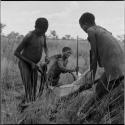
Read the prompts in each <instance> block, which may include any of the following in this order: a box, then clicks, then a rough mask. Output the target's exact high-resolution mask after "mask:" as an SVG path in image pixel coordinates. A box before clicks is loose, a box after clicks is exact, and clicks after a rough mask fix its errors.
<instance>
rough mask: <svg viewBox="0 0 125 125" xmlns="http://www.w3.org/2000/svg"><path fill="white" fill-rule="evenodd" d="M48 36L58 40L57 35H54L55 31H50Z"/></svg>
mask: <svg viewBox="0 0 125 125" xmlns="http://www.w3.org/2000/svg"><path fill="white" fill-rule="evenodd" d="M50 34H51V36H52V38H54V39H58V35H57V33H56V31H55V30H51V31H50Z"/></svg>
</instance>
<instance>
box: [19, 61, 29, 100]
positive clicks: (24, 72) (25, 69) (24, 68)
mask: <svg viewBox="0 0 125 125" xmlns="http://www.w3.org/2000/svg"><path fill="white" fill-rule="evenodd" d="M18 66H19V69H20V74H21V77H22V82H23V85H24V88H25V100H26V101H27V102H29V100H30V98H29V95H30V93H29V90H30V82H31V79H30V78H31V72H30V67H29V65H28V64H26V63H25V62H23V61H19V63H18Z"/></svg>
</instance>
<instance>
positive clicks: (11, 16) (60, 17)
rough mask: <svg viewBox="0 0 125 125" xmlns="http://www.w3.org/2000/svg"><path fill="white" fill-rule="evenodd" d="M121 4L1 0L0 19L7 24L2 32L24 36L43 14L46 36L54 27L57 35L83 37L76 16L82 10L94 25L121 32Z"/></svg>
mask: <svg viewBox="0 0 125 125" xmlns="http://www.w3.org/2000/svg"><path fill="white" fill-rule="evenodd" d="M124 5H125V2H124V1H1V22H2V23H3V24H6V27H5V28H4V30H3V33H4V34H9V33H10V32H12V31H14V32H19V33H20V34H22V35H26V34H27V33H28V32H29V31H32V30H34V24H35V21H36V19H37V18H39V17H45V18H47V19H48V21H49V28H48V31H47V35H48V34H50V31H51V30H55V31H56V32H57V35H58V36H59V37H62V36H64V35H66V34H69V35H71V36H72V37H74V38H75V37H77V35H78V36H79V37H81V38H84V39H86V37H87V34H86V33H85V32H83V30H82V29H81V28H80V26H79V18H80V16H81V15H82V14H83V13H84V12H91V13H93V14H94V15H95V21H96V24H97V25H100V26H103V27H104V28H106V29H107V30H109V31H110V32H112V33H113V35H114V36H117V35H123V34H124Z"/></svg>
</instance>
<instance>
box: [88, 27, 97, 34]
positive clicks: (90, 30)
mask: <svg viewBox="0 0 125 125" xmlns="http://www.w3.org/2000/svg"><path fill="white" fill-rule="evenodd" d="M95 32H96V27H95V26H92V27H89V28H88V29H87V33H88V34H89V33H95Z"/></svg>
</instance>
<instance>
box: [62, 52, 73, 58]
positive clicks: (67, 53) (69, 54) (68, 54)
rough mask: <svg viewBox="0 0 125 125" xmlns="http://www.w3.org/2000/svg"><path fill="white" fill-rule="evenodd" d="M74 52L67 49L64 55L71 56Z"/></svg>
mask: <svg viewBox="0 0 125 125" xmlns="http://www.w3.org/2000/svg"><path fill="white" fill-rule="evenodd" d="M71 54H72V52H71V51H67V52H63V55H64V56H65V57H66V58H69V57H70V56H71Z"/></svg>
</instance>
